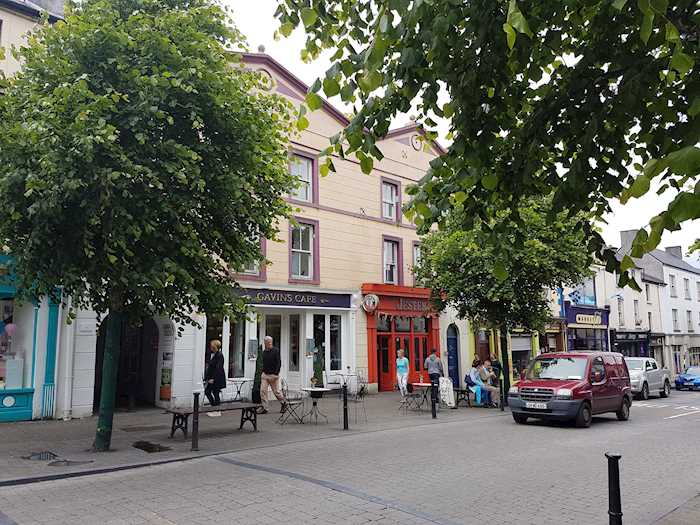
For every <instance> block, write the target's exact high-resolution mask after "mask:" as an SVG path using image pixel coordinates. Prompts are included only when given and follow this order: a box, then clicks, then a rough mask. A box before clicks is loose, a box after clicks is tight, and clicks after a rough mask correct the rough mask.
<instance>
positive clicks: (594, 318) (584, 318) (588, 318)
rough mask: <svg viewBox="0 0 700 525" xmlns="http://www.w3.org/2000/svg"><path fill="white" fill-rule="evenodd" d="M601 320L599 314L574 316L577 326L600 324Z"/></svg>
mask: <svg viewBox="0 0 700 525" xmlns="http://www.w3.org/2000/svg"><path fill="white" fill-rule="evenodd" d="M602 321H603V319H602V318H601V317H600V314H594V315H586V314H577V315H576V322H577V323H579V324H601V323H602Z"/></svg>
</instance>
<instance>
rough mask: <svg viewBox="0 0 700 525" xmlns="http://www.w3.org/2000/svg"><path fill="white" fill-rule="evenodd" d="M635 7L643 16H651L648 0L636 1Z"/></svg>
mask: <svg viewBox="0 0 700 525" xmlns="http://www.w3.org/2000/svg"><path fill="white" fill-rule="evenodd" d="M637 7H638V8H639V10H640V11H641V12H642V13H644V14H645V15H647V14H651V13H652V10H651V2H650V1H649V0H637Z"/></svg>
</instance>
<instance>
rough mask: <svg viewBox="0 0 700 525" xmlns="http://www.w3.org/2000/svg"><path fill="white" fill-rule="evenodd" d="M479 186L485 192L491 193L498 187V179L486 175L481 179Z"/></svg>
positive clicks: (494, 176)
mask: <svg viewBox="0 0 700 525" xmlns="http://www.w3.org/2000/svg"><path fill="white" fill-rule="evenodd" d="M481 185H482V186H483V187H484V188H486V189H487V190H490V191H493V190H495V189H496V188H497V187H498V177H497V176H496V175H493V174H491V175H486V176H485V177H482V179H481Z"/></svg>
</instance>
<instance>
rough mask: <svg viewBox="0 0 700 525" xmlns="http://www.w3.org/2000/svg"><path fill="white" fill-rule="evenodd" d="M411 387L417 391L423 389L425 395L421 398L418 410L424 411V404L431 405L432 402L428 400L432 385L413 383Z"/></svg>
mask: <svg viewBox="0 0 700 525" xmlns="http://www.w3.org/2000/svg"><path fill="white" fill-rule="evenodd" d="M411 386H412V387H413V388H414V389H416V388H422V389H423V395H422V396H421V398H420V401H419V402H418V404H417V408H418V410H423V404H426V405H429V404H430V400H429V399H428V394H429V393H430V388H431V387H432V386H433V384H432V383H422V382H419V383H411Z"/></svg>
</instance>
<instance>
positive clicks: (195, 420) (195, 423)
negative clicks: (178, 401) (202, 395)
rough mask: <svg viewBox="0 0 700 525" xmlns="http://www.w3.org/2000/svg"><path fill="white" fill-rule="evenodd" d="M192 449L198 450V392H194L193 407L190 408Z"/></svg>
mask: <svg viewBox="0 0 700 525" xmlns="http://www.w3.org/2000/svg"><path fill="white" fill-rule="evenodd" d="M192 450H193V451H197V450H199V392H195V393H194V408H193V409H192Z"/></svg>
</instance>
